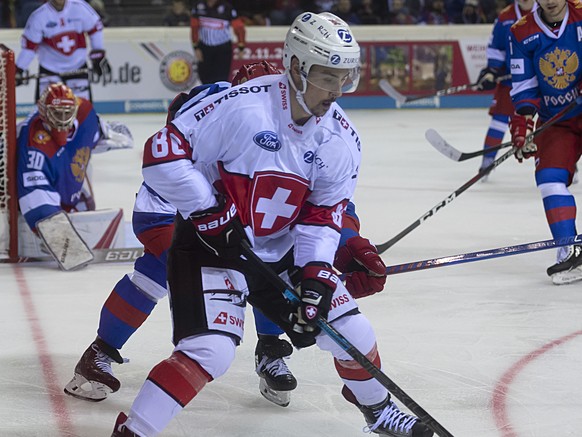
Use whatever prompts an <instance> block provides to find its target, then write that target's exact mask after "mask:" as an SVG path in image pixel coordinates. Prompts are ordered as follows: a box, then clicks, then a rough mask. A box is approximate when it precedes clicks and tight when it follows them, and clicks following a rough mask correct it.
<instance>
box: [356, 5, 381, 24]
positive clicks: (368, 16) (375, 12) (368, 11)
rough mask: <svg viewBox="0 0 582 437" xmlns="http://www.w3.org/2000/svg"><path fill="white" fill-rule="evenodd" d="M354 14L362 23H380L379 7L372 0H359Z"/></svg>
mask: <svg viewBox="0 0 582 437" xmlns="http://www.w3.org/2000/svg"><path fill="white" fill-rule="evenodd" d="M356 14H357V15H358V19H359V20H360V23H362V24H380V23H381V22H382V13H381V11H380V8H379V7H378V5H377V4H376V2H374V1H373V0H361V4H360V7H359V8H358V10H357V11H356Z"/></svg>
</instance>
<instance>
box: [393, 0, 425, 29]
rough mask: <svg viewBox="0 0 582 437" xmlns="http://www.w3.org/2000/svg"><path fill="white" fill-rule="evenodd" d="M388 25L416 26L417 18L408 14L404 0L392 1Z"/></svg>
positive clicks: (408, 9)
mask: <svg viewBox="0 0 582 437" xmlns="http://www.w3.org/2000/svg"><path fill="white" fill-rule="evenodd" d="M389 20H390V21H389V24H416V23H417V21H418V20H417V18H416V17H415V16H414V15H413V14H412V13H411V12H410V8H409V7H408V6H407V4H406V3H405V0H394V1H393V2H392V8H391V9H390V18H389Z"/></svg>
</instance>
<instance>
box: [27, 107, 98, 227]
mask: <svg viewBox="0 0 582 437" xmlns="http://www.w3.org/2000/svg"><path fill="white" fill-rule="evenodd" d="M79 102H80V103H79V109H78V113H77V117H76V119H75V120H74V122H73V126H72V128H71V130H70V132H69V134H68V136H67V139H66V144H65V145H64V146H60V145H59V144H57V142H56V141H55V139H54V138H53V137H52V136H51V134H50V132H49V129H47V127H46V126H45V124H44V123H43V120H42V119H41V117H40V115H39V113H38V111H37V112H34V113H33V114H31V115H30V116H29V118H28V119H27V120H26V121H25V122H24V124H23V125H22V126H21V129H20V132H19V135H18V154H19V155H18V167H17V174H18V176H17V180H18V198H19V203H20V210H21V212H22V214H23V215H24V218H25V219H26V222H27V223H28V225H29V226H30V227H31V228H33V229H34V227H35V225H36V222H37V221H39V220H41V219H43V218H46V217H48V216H50V215H52V214H54V213H56V212H58V211H60V210H64V211H66V212H70V211H74V210H75V209H76V206H77V204H78V203H79V202H81V201H82V200H84V199H83V183H84V182H85V176H86V171H87V166H88V165H89V160H90V158H91V152H92V150H93V148H94V147H95V146H96V145H97V143H98V141H99V139H100V138H101V129H100V126H99V117H98V116H97V113H96V112H95V110H94V109H93V106H92V105H91V103H90V102H89V101H88V100H85V99H79Z"/></svg>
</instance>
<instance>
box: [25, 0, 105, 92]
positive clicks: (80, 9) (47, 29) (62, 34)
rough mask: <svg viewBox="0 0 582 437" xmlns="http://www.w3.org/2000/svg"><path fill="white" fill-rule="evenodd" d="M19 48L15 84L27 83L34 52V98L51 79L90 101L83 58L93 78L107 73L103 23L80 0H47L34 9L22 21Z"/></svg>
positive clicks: (88, 6) (89, 90)
mask: <svg viewBox="0 0 582 437" xmlns="http://www.w3.org/2000/svg"><path fill="white" fill-rule="evenodd" d="M87 37H88V38H89V40H90V45H91V50H90V51H89V52H88V51H87ZM21 48H22V50H21V51H20V53H19V54H18V57H17V59H16V85H17V86H18V85H21V84H26V83H28V80H29V79H28V77H29V73H28V67H29V65H30V63H31V62H32V60H33V59H34V57H35V56H36V55H37V54H38V63H39V71H38V78H37V83H36V94H35V100H38V98H39V97H40V95H41V94H42V92H43V91H44V89H45V88H46V87H47V86H48V85H49V84H50V83H55V82H63V83H65V84H66V85H67V86H68V87H69V88H71V89H72V90H73V92H74V93H75V95H76V96H78V97H83V98H85V99H87V100H92V95H91V86H90V78H89V76H90V75H89V71H88V70H87V58H89V60H90V61H91V69H92V72H93V73H94V74H95V75H97V77H101V76H102V75H109V74H111V66H110V65H109V62H108V61H107V58H106V57H105V49H104V47H103V23H102V22H101V18H100V17H99V15H98V14H97V12H95V10H94V9H93V8H92V7H91V6H90V5H89V3H87V2H86V1H84V0H49V1H47V2H46V3H45V4H43V5H41V6H39V7H38V8H37V9H35V10H34V11H33V12H32V14H30V17H28V20H27V22H26V26H25V28H24V32H23V34H22V38H21Z"/></svg>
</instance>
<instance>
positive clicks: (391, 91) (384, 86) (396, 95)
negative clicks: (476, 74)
mask: <svg viewBox="0 0 582 437" xmlns="http://www.w3.org/2000/svg"><path fill="white" fill-rule="evenodd" d="M509 78H511V74H507V75H505V76H501V77H498V78H497V80H496V82H497V83H499V82H502V81H504V80H506V79H509ZM379 85H380V89H381V90H382V91H384V93H386V94H387V95H388V96H390V97H392V98H393V99H394V100H396V101H397V102H398V103H399V104H401V105H403V104H405V103H409V102H414V101H417V100H422V99H432V98H434V97H442V96H448V95H451V94H457V93H460V92H461V91H466V90H474V89H475V87H476V86H477V85H478V82H477V83H469V84H465V85H457V86H452V87H450V88H445V89H443V90H439V91H436V92H435V93H434V94H428V95H425V96H413V97H410V96H405V95H404V94H402V93H400V92H398V91H397V90H396V88H394V87H393V86H392V85H391V84H390V82H388V81H387V80H386V79H382V80H381V81H380V83H379Z"/></svg>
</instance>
